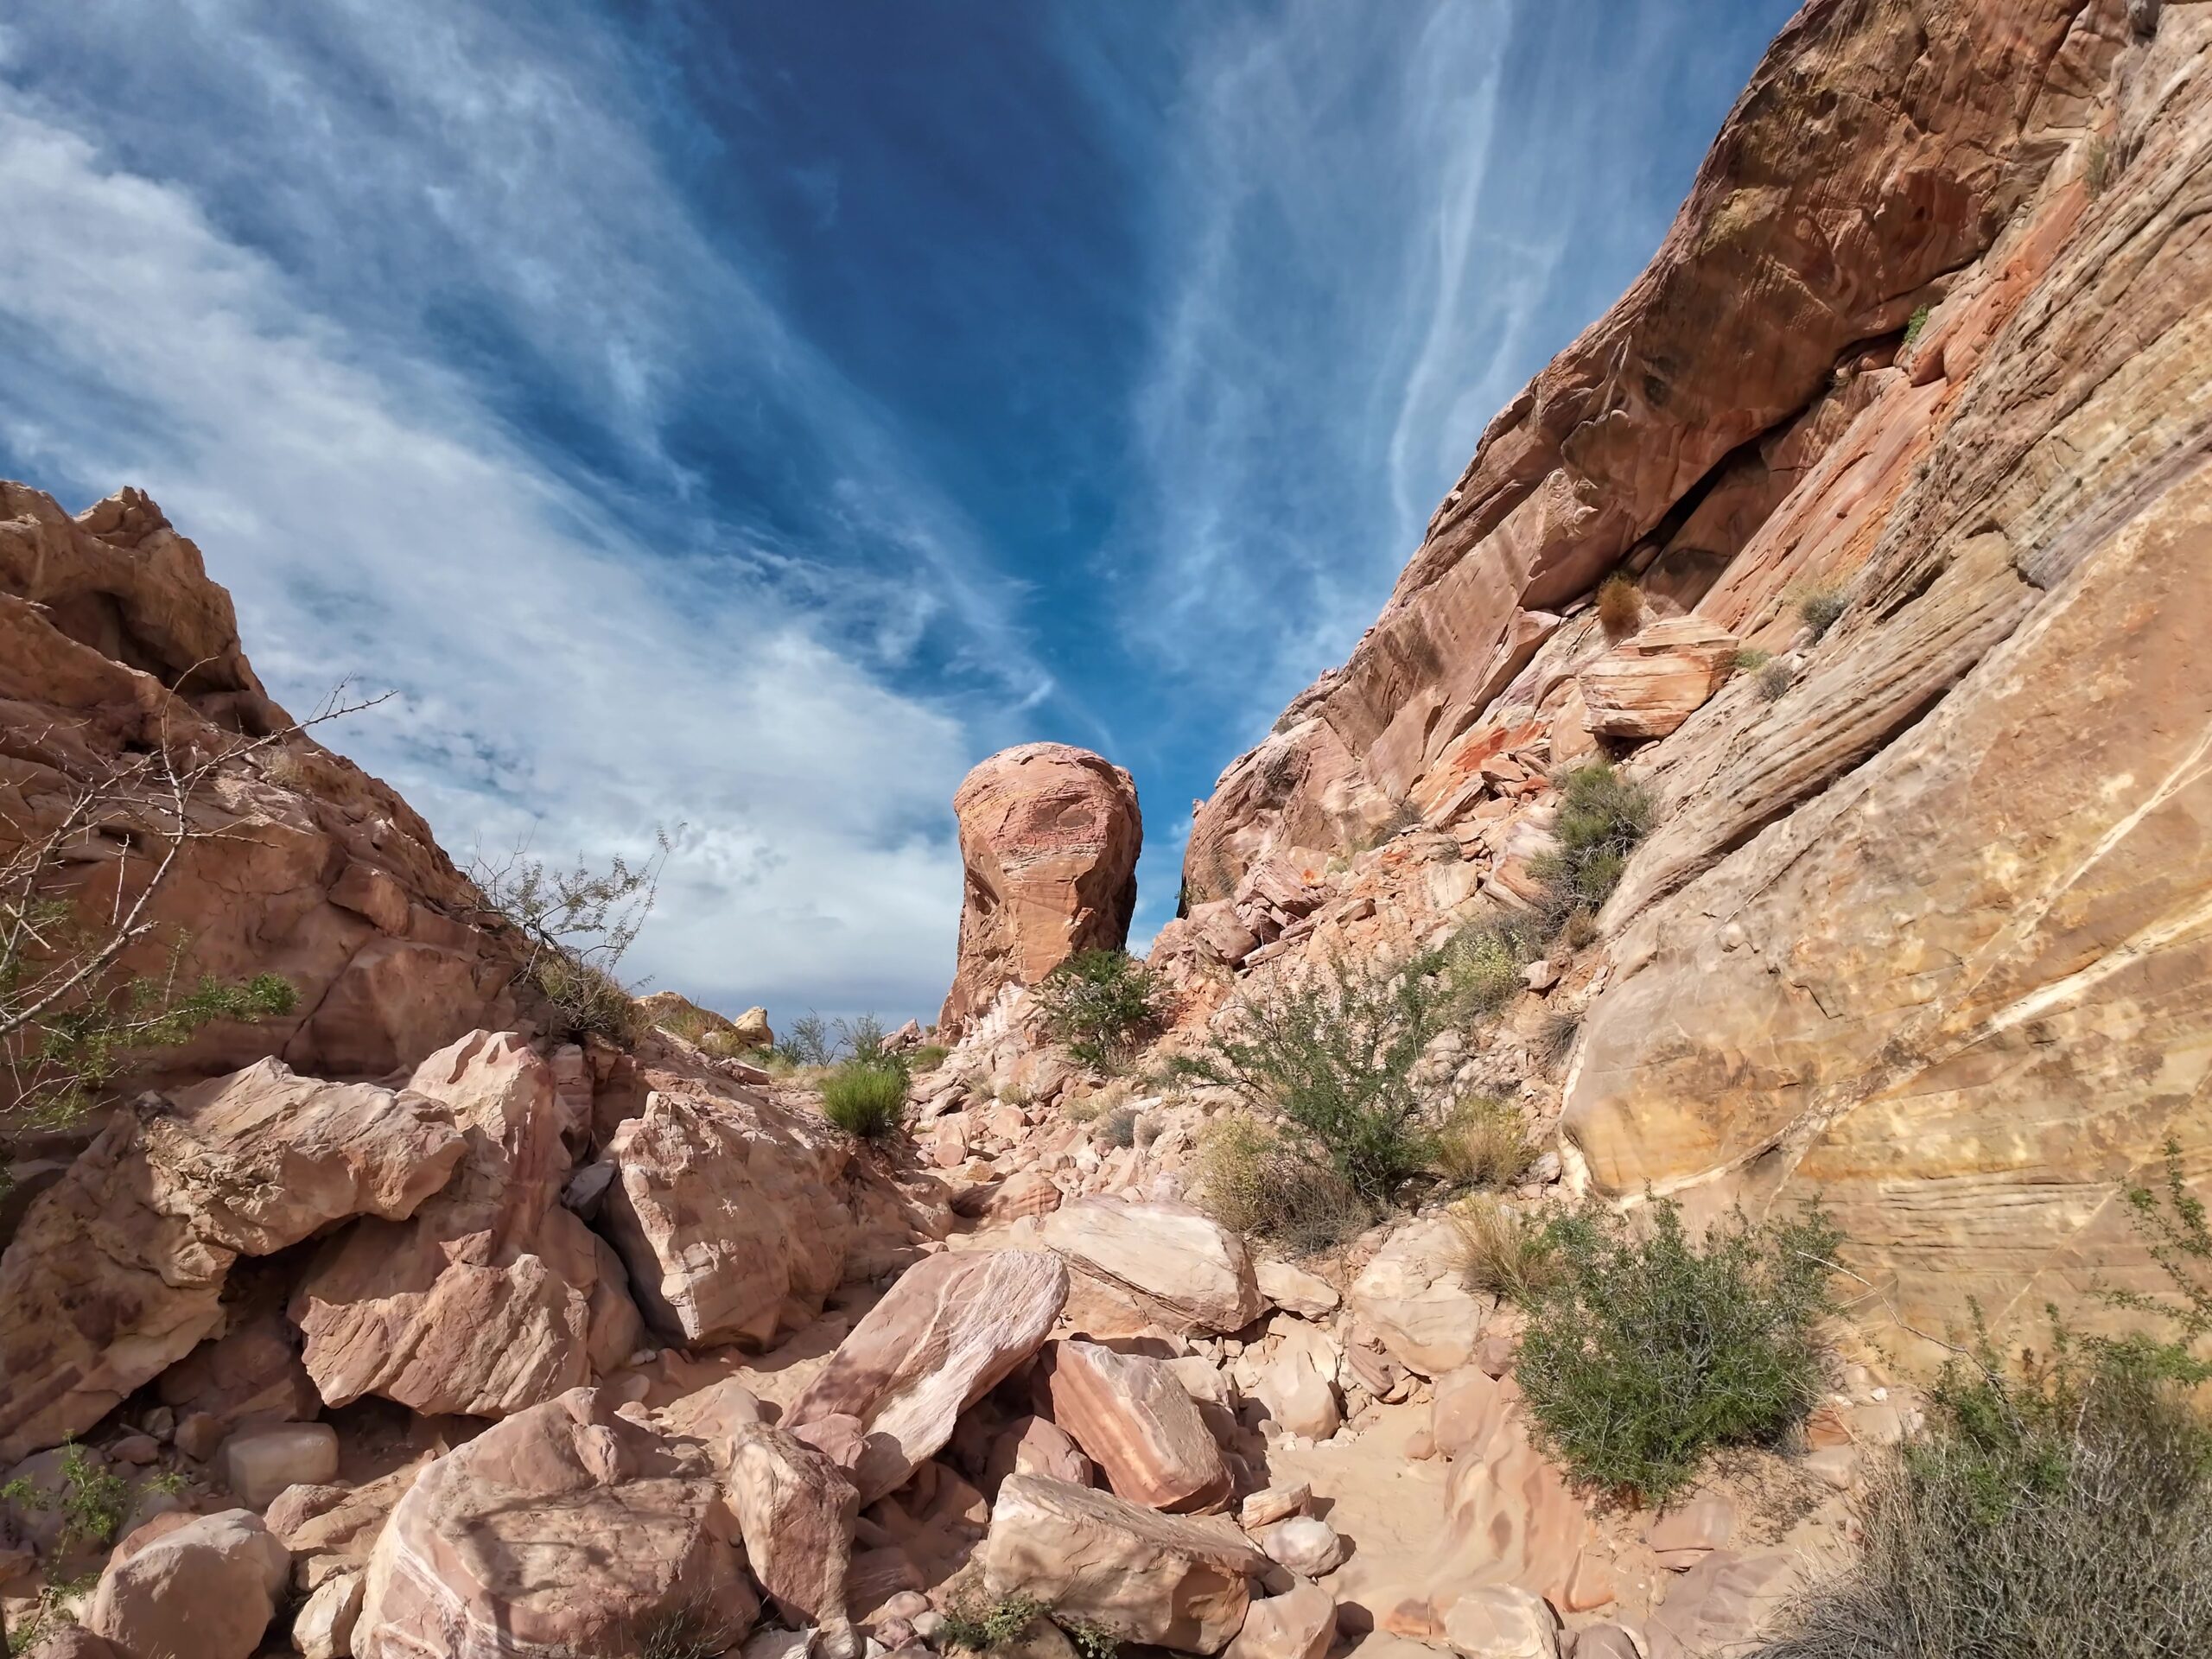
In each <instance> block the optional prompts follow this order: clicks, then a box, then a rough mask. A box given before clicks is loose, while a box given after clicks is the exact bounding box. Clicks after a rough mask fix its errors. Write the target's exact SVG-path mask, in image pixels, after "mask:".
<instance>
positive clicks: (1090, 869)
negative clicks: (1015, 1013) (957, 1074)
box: [938, 743, 1144, 1035]
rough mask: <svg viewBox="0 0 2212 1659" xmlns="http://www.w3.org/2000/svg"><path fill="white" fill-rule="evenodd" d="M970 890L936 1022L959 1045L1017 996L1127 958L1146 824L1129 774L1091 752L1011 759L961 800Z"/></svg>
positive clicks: (972, 777) (1064, 749) (1025, 748)
mask: <svg viewBox="0 0 2212 1659" xmlns="http://www.w3.org/2000/svg"><path fill="white" fill-rule="evenodd" d="M952 810H953V814H954V816H955V817H957V819H958V820H959V823H960V856H961V860H962V861H963V863H964V864H965V865H966V867H967V884H966V891H965V896H964V899H963V903H962V906H961V909H960V958H959V965H958V967H957V970H956V971H955V973H954V976H953V981H952V989H951V991H950V993H949V994H948V995H946V997H945V999H944V1012H943V1013H942V1014H939V1015H938V1027H939V1028H940V1030H941V1031H943V1032H944V1033H949V1034H953V1035H957V1034H958V1033H960V1032H961V1031H963V1030H964V1029H965V1028H966V1027H967V1026H968V1025H969V1023H970V1022H971V1021H972V1020H975V1018H976V1015H978V1014H981V1013H982V1011H983V1010H984V1009H986V1008H988V1007H990V1006H991V1003H992V1002H993V1001H994V1000H995V999H996V997H997V996H998V995H999V993H1000V992H1001V990H1003V989H1004V988H1006V987H1007V986H1008V985H1017V986H1019V985H1034V984H1035V983H1036V982H1038V981H1039V980H1040V979H1042V978H1044V977H1045V976H1046V975H1047V974H1049V973H1051V972H1052V969H1055V968H1057V967H1058V966H1059V965H1060V964H1061V963H1064V962H1065V961H1066V960H1067V959H1068V958H1069V957H1072V956H1075V955H1077V954H1078V953H1080V952H1082V951H1084V950H1119V949H1121V947H1122V944H1123V943H1124V942H1125V941H1126V940H1127V939H1128V937H1129V918H1130V917H1131V916H1132V915H1133V914H1135V911H1136V904H1137V851H1138V849H1139V848H1140V846H1141V844H1142V842H1143V840H1144V822H1143V819H1142V817H1141V816H1140V814H1139V813H1138V811H1137V789H1136V785H1135V783H1134V782H1132V781H1131V779H1130V778H1129V774H1128V772H1124V771H1122V769H1121V768H1120V767H1119V766H1115V765H1114V764H1113V763H1112V762H1110V761H1109V760H1103V759H1101V758H1100V757H1099V756H1097V755H1095V754H1093V753H1090V751H1089V750H1087V749H1077V748H1072V747H1069V746H1068V745H1067V744H1065V743H1024V744H1022V745H1021V746H1020V747H1017V748H1011V749H1005V750H1001V752H1000V753H997V754H995V755H993V756H992V757H991V758H990V759H989V760H986V761H984V762H982V764H981V765H980V766H977V767H976V769H975V770H974V771H973V772H969V774H968V776H967V777H966V778H965V779H963V780H962V782H961V785H960V787H959V788H958V789H957V791H954V793H953V797H952Z"/></svg>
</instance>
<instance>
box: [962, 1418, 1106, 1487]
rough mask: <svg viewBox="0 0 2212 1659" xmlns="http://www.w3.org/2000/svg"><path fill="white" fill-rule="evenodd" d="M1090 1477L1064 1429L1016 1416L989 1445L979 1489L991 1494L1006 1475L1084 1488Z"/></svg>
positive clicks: (1086, 1461)
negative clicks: (1064, 1483)
mask: <svg viewBox="0 0 2212 1659" xmlns="http://www.w3.org/2000/svg"><path fill="white" fill-rule="evenodd" d="M1091 1474H1092V1470H1091V1466H1090V1459H1089V1458H1086V1457H1085V1456H1084V1454H1083V1449H1082V1448H1081V1447H1080V1446H1077V1444H1076V1443H1075V1441H1074V1440H1073V1439H1072V1438H1071V1437H1070V1435H1069V1434H1068V1432H1067V1431H1066V1430H1065V1429H1064V1428H1062V1427H1060V1426H1059V1425H1058V1424H1057V1423H1055V1422H1053V1421H1052V1420H1051V1419H1050V1418H1048V1417H1017V1418H1015V1419H1014V1421H1012V1422H1011V1423H1008V1424H1007V1426H1006V1427H1005V1428H1004V1429H1002V1430H1001V1431H1000V1433H999V1436H998V1438H997V1439H996V1440H994V1441H993V1442H992V1443H991V1450H990V1454H989V1456H988V1459H986V1460H985V1462H984V1465H983V1490H984V1491H987V1492H992V1493H995V1492H996V1491H998V1489H999V1484H1000V1482H1001V1481H1003V1480H1004V1479H1005V1478H1007V1476H1008V1475H1042V1476H1044V1477H1045V1478H1046V1479H1048V1480H1065V1481H1066V1482H1068V1483H1070V1484H1072V1485H1076V1486H1088V1485H1090V1481H1091Z"/></svg>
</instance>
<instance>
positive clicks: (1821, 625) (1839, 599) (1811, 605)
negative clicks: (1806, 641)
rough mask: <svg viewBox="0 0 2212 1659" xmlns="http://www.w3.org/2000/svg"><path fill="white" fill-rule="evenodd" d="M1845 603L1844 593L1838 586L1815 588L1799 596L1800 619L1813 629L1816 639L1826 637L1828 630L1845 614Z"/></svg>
mask: <svg viewBox="0 0 2212 1659" xmlns="http://www.w3.org/2000/svg"><path fill="white" fill-rule="evenodd" d="M1845 604H1846V601H1845V599H1844V596H1843V594H1841V593H1840V591H1839V590H1837V589H1836V588H1815V590H1814V591H1812V592H1811V593H1808V594H1800V595H1799V596H1798V600H1797V616H1798V620H1801V621H1802V622H1803V623H1804V625H1805V626H1807V627H1808V628H1810V629H1811V630H1812V631H1813V638H1814V639H1825V638H1826V637H1827V631H1828V630H1829V629H1830V628H1832V627H1834V626H1835V625H1836V620H1837V619H1838V618H1839V617H1840V616H1841V615H1842V614H1843V612H1844V606H1845Z"/></svg>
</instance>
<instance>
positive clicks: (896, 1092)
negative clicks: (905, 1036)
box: [822, 1055, 907, 1141]
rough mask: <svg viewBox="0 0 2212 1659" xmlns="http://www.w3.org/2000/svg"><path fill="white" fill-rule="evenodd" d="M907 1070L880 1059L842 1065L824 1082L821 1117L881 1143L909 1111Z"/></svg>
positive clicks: (835, 1068)
mask: <svg viewBox="0 0 2212 1659" xmlns="http://www.w3.org/2000/svg"><path fill="white" fill-rule="evenodd" d="M906 1083H907V1077H906V1067H905V1066H903V1065H899V1063H898V1062H897V1061H896V1059H894V1058H887V1057H884V1056H880V1055H879V1056H877V1057H875V1058H868V1059H849V1060H844V1061H841V1062H840V1063H839V1064H838V1065H835V1066H833V1067H832V1068H830V1071H829V1075H828V1076H826V1077H823V1079H822V1115H823V1116H824V1117H826V1118H828V1119H829V1121H830V1122H832V1123H834V1124H836V1126H837V1127H838V1128H841V1129H842V1130H844V1132H845V1133H846V1134H848V1135H857V1136H858V1137H859V1138H860V1139H861V1140H863V1141H881V1140H883V1139H885V1138H886V1137H887V1136H889V1135H893V1134H894V1133H895V1132H896V1131H897V1129H898V1128H899V1121H900V1119H901V1118H902V1117H903V1116H904V1115H905V1113H906Z"/></svg>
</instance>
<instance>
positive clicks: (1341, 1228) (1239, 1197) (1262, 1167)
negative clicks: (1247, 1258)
mask: <svg viewBox="0 0 2212 1659" xmlns="http://www.w3.org/2000/svg"><path fill="white" fill-rule="evenodd" d="M1198 1173H1199V1177H1200V1182H1201V1186H1202V1190H1203V1192H1204V1197H1205V1210H1206V1212H1207V1213H1208V1214H1209V1215H1211V1216H1212V1217H1213V1218H1214V1219H1215V1220H1216V1221H1218V1222H1219V1223H1221V1224H1222V1225H1223V1226H1224V1227H1227V1228H1229V1229H1230V1230H1231V1231H1233V1232H1238V1233H1243V1234H1245V1235H1247V1236H1250V1237H1253V1238H1264V1239H1266V1240H1268V1242H1269V1243H1273V1244H1275V1245H1277V1246H1279V1247H1280V1248H1281V1249H1284V1250H1287V1251H1288V1252H1289V1253H1290V1254H1291V1255H1299V1256H1304V1255H1317V1254H1319V1252H1321V1251H1324V1250H1331V1249H1336V1248H1337V1247H1338V1245H1340V1244H1342V1243H1344V1242H1345V1241H1346V1240H1347V1239H1350V1238H1351V1237H1352V1236H1354V1235H1356V1234H1357V1233H1359V1232H1361V1231H1362V1230H1364V1229H1365V1228H1366V1227H1367V1226H1368V1224H1370V1222H1372V1221H1373V1220H1374V1218H1375V1217H1374V1212H1373V1211H1372V1210H1371V1209H1370V1207H1369V1205H1368V1204H1367V1202H1366V1200H1365V1199H1363V1198H1361V1197H1360V1195H1359V1194H1358V1193H1357V1192H1354V1191H1353V1190H1352V1189H1351V1187H1350V1186H1349V1185H1346V1184H1345V1183H1344V1181H1343V1180H1342V1179H1340V1178H1338V1176H1337V1175H1336V1173H1334V1172H1333V1171H1332V1170H1330V1169H1327V1168H1325V1167H1324V1166H1321V1165H1319V1164H1317V1163H1315V1162H1314V1161H1313V1160H1312V1159H1311V1158H1310V1157H1308V1156H1306V1154H1303V1153H1302V1152H1301V1151H1300V1150H1298V1149H1296V1148H1294V1147H1293V1146H1292V1145H1291V1144H1290V1143H1289V1142H1288V1141H1286V1140H1285V1138H1284V1137H1283V1136H1282V1135H1280V1134H1278V1133H1276V1132H1275V1131H1274V1130H1273V1129H1271V1128H1268V1126H1267V1125H1265V1124H1263V1123H1262V1122H1259V1121H1258V1120H1257V1119H1256V1118H1255V1117H1254V1116H1251V1115H1250V1114H1249V1113H1247V1112H1235V1113H1230V1114H1229V1115H1228V1116H1224V1117H1222V1118H1218V1119H1217V1120H1216V1121H1215V1122H1214V1123H1213V1125H1212V1126H1211V1128H1209V1129H1208V1130H1207V1131H1206V1133H1205V1136H1204V1137H1203V1138H1202V1139H1201V1140H1200V1141H1199V1142H1198Z"/></svg>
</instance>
